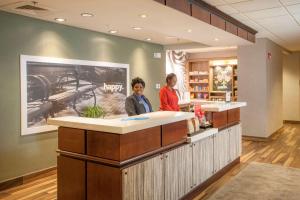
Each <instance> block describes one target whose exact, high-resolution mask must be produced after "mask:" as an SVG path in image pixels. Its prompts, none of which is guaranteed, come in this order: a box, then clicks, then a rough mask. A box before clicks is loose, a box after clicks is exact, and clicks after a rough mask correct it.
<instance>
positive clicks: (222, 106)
mask: <svg viewBox="0 0 300 200" xmlns="http://www.w3.org/2000/svg"><path fill="white" fill-rule="evenodd" d="M244 106H247V103H246V102H229V103H225V102H214V103H207V104H206V103H204V104H201V110H203V111H209V112H222V111H226V110H231V109H234V108H240V107H244Z"/></svg>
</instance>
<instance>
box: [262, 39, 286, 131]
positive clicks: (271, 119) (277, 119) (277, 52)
mask: <svg viewBox="0 0 300 200" xmlns="http://www.w3.org/2000/svg"><path fill="white" fill-rule="evenodd" d="M266 50H267V52H270V53H271V55H272V58H271V59H267V81H268V82H267V111H268V114H267V120H268V124H267V136H269V135H270V134H272V133H274V132H276V131H277V130H278V129H280V128H281V127H282V126H283V103H282V98H283V90H282V84H283V83H282V73H283V72H282V65H283V53H282V48H281V47H279V46H278V45H277V44H275V43H274V42H272V41H271V40H266Z"/></svg>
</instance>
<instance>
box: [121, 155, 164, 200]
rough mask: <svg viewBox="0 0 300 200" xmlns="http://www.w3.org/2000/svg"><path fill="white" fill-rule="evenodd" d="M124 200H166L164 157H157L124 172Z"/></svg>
mask: <svg viewBox="0 0 300 200" xmlns="http://www.w3.org/2000/svg"><path fill="white" fill-rule="evenodd" d="M122 194H123V195H122V196H123V200H134V199H139V200H148V199H149V200H161V199H164V177H163V157H162V156H156V157H154V158H151V159H149V160H146V161H144V162H142V163H139V164H137V165H133V166H130V167H128V168H125V169H123V170H122Z"/></svg>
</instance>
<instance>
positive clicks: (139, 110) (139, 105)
mask: <svg viewBox="0 0 300 200" xmlns="http://www.w3.org/2000/svg"><path fill="white" fill-rule="evenodd" d="M131 87H132V90H133V94H132V95H131V96H129V97H127V98H126V102H125V110H126V112H127V114H128V116H133V115H140V114H143V113H148V112H153V110H152V106H151V103H150V101H149V100H148V99H147V98H146V97H145V96H144V95H143V92H144V88H145V82H144V81H143V79H141V78H139V77H137V78H134V79H132V81H131Z"/></svg>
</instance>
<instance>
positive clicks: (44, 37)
mask: <svg viewBox="0 0 300 200" xmlns="http://www.w3.org/2000/svg"><path fill="white" fill-rule="evenodd" d="M0 27H1V31H0V182H3V181H5V180H8V179H12V178H15V177H18V176H22V175H25V174H28V173H32V172H35V171H39V170H42V169H46V168H49V167H52V166H56V156H57V154H56V149H57V133H56V132H51V133H42V134H36V135H31V136H21V133H20V130H21V127H20V65H19V62H20V55H21V54H25V55H35V56H49V57H59V58H69V59H82V60H93V61H108V62H117V63H127V64H129V65H130V78H133V77H135V76H140V77H141V78H143V79H144V80H145V82H146V88H145V95H146V96H147V97H148V98H149V99H150V101H151V103H152V104H153V107H154V109H155V110H157V109H158V107H159V99H158V90H156V89H155V83H161V84H163V83H164V78H165V58H164V51H163V46H162V45H157V44H152V43H147V42H143V41H138V40H133V39H128V38H123V37H118V36H111V35H108V34H104V33H99V32H94V31H89V30H85V29H80V28H75V27H71V26H65V25H62V24H56V23H52V22H46V21H42V20H37V19H33V18H29V17H24V16H19V15H15V14H10V13H6V12H0ZM154 52H161V53H162V55H163V58H161V59H155V58H153V53H154Z"/></svg>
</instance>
